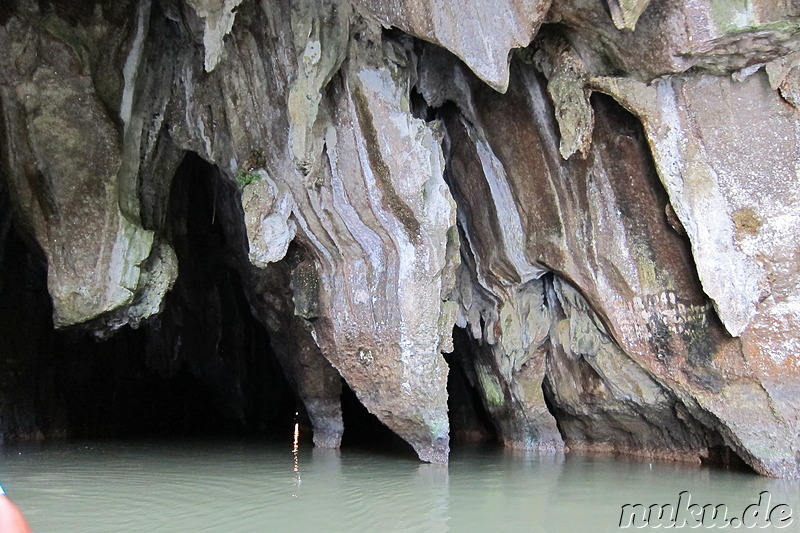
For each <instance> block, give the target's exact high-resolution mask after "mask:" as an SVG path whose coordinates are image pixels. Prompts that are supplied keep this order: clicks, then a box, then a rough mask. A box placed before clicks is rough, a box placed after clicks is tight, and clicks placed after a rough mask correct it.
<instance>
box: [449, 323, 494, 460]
mask: <svg viewBox="0 0 800 533" xmlns="http://www.w3.org/2000/svg"><path fill="white" fill-rule="evenodd" d="M476 343H477V341H476V340H475V339H473V338H472V336H471V335H470V333H469V331H467V330H466V329H464V328H459V327H454V328H453V347H454V350H453V352H452V353H449V354H445V355H444V359H445V361H447V364H448V365H449V367H450V372H449V373H448V376H447V408H448V412H449V417H450V442H451V445H455V446H458V445H463V444H469V443H489V444H499V442H500V441H499V437H498V432H497V428H496V427H495V425H494V423H493V422H492V417H491V415H490V414H489V412H488V411H487V410H486V407H485V406H484V403H483V400H482V399H481V395H480V391H479V389H478V383H477V376H476V375H475V368H474V363H473V359H474V357H475V352H476V348H477V347H476V346H475V345H476Z"/></svg>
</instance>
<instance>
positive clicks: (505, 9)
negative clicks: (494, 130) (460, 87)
mask: <svg viewBox="0 0 800 533" xmlns="http://www.w3.org/2000/svg"><path fill="white" fill-rule="evenodd" d="M353 3H354V4H355V5H356V6H359V7H360V8H361V9H363V10H365V11H366V12H368V13H369V14H371V15H372V16H374V17H376V18H377V19H378V20H379V21H381V23H383V24H384V25H385V26H387V27H395V28H400V29H401V30H403V31H405V32H406V33H409V34H410V35H413V36H415V37H419V38H420V39H424V40H426V41H429V42H432V43H435V44H438V45H439V46H442V47H443V48H445V49H447V50H450V51H451V52H453V53H454V54H455V55H456V56H457V57H459V58H460V59H461V60H463V61H464V63H466V64H467V65H468V66H469V67H470V68H471V69H472V70H473V71H474V72H475V74H477V75H478V76H479V77H480V78H481V79H482V80H484V81H485V82H486V83H488V84H489V85H490V86H492V87H494V88H495V89H497V90H499V91H501V92H505V90H506V87H507V86H508V61H509V52H510V51H511V49H513V48H519V47H525V46H527V45H528V44H530V42H531V40H533V37H534V35H535V34H536V31H537V30H538V29H539V26H540V24H541V23H542V22H543V20H544V18H545V16H546V15H547V10H548V9H549V7H550V3H551V0H501V1H497V2H490V3H487V2H483V1H481V0H460V1H457V0H390V1H385V0H353Z"/></svg>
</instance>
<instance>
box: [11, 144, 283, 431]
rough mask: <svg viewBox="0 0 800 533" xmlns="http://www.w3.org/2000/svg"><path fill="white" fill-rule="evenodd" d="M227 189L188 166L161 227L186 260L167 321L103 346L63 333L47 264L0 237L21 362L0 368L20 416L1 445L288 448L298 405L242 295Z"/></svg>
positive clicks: (162, 317)
mask: <svg viewBox="0 0 800 533" xmlns="http://www.w3.org/2000/svg"><path fill="white" fill-rule="evenodd" d="M229 181H232V180H228V181H225V180H223V179H221V178H220V176H219V171H218V170H217V169H216V168H215V167H213V166H211V165H209V164H208V163H206V162H204V161H203V160H201V159H200V158H199V157H198V156H197V155H195V154H188V155H187V156H186V157H185V159H184V160H183V162H182V163H181V165H180V167H179V168H178V170H177V172H176V174H175V176H174V179H173V182H172V187H171V191H170V194H169V201H168V209H167V216H166V217H165V221H164V224H163V227H161V228H156V234H157V237H156V238H157V239H162V240H163V241H166V242H169V243H170V244H171V245H172V246H173V248H174V250H175V252H176V255H177V258H178V262H179V274H178V277H177V280H176V282H175V284H174V287H173V288H172V290H171V291H170V292H169V293H168V294H167V296H166V298H165V302H164V308H163V311H162V312H161V313H160V314H159V315H157V316H156V317H153V318H151V319H149V320H148V321H146V322H145V323H144V324H142V325H141V327H139V328H138V329H133V328H131V327H129V326H125V327H123V328H121V329H119V330H118V331H116V332H114V333H113V334H112V335H111V336H109V337H108V338H105V339H97V338H95V337H94V336H92V334H90V333H88V332H87V331H85V330H84V329H81V328H80V327H78V328H74V329H72V330H64V331H55V330H54V329H53V325H52V318H51V315H52V304H51V301H50V298H49V295H48V293H47V285H46V279H47V278H46V264H45V262H44V258H43V255H42V254H41V252H38V253H37V250H36V249H34V248H33V247H30V246H26V244H25V241H23V240H22V239H21V238H19V237H18V236H16V234H15V233H14V232H13V231H12V232H10V235H11V236H10V237H8V238H6V239H3V241H4V247H3V248H4V253H3V254H2V255H3V257H0V263H1V264H2V265H3V272H2V278H3V283H2V286H0V295H2V296H3V298H0V300H2V302H5V304H8V306H12V307H13V308H11V307H9V309H7V310H6V309H0V330H2V332H3V338H4V340H8V342H4V343H3V344H4V347H6V348H8V349H9V350H11V351H18V353H17V355H15V356H14V357H9V358H7V359H3V361H2V362H0V366H2V365H6V366H9V365H10V367H9V368H7V369H5V370H7V372H3V374H4V375H6V376H17V377H16V378H15V382H14V383H9V384H7V385H8V386H4V387H3V391H4V392H3V394H0V399H2V400H4V405H7V406H10V407H9V409H11V411H13V412H15V413H17V415H16V416H15V417H13V418H11V417H5V416H3V419H2V424H1V425H0V435H3V436H8V437H10V438H12V439H14V438H20V439H30V438H31V437H34V438H36V435H37V434H38V435H40V436H45V437H46V436H59V435H63V436H70V437H75V438H126V439H128V438H139V437H142V438H153V437H158V438H160V437H180V436H202V437H223V438H228V437H271V436H274V437H276V438H281V439H283V438H285V439H287V440H288V439H290V438H291V433H292V427H293V424H294V418H295V412H296V411H297V402H296V399H295V395H294V393H293V392H292V390H291V389H290V388H289V386H288V384H287V381H286V379H285V377H284V374H283V372H282V370H281V368H280V366H279V364H278V362H277V360H276V358H275V357H274V355H273V353H272V351H271V349H270V339H269V335H268V333H267V331H266V330H265V328H264V327H263V326H262V324H261V323H260V322H259V321H258V320H257V319H255V318H254V317H253V315H252V313H251V310H250V305H249V304H248V301H247V298H246V296H245V295H246V287H245V283H246V281H245V280H244V279H243V278H242V276H241V275H240V272H241V265H242V264H243V263H241V261H244V262H246V261H247V255H246V254H247V248H246V244H245V245H243V243H244V242H246V241H244V240H243V239H244V238H245V236H244V232H245V230H244V225H243V219H242V216H241V212H240V211H238V212H237V211H236V209H239V210H240V209H241V207H240V205H241V204H240V201H239V197H238V191H237V190H236V186H235V185H234V184H233V183H229ZM0 192H2V191H0ZM4 224H5V225H4V227H6V226H7V223H4ZM4 233H9V232H8V230H7V228H6V230H4ZM5 304H4V305H5ZM13 332H17V333H13ZM7 333H8V334H7ZM15 339H16V340H15ZM32 339H35V341H33V340H32ZM17 341H18V342H17ZM17 345H18V347H22V348H23V349H19V350H17V349H16V348H14V347H15V346H17ZM0 352H3V349H0ZM28 352H31V353H28ZM11 367H13V368H11ZM23 391H29V392H25V393H24V394H23ZM0 414H3V413H0ZM9 421H10V422H9ZM0 440H2V439H0Z"/></svg>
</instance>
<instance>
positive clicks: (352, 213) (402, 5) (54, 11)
mask: <svg viewBox="0 0 800 533" xmlns="http://www.w3.org/2000/svg"><path fill="white" fill-rule="evenodd" d="M799 20H800V12H799V11H798V7H797V6H796V5H795V4H794V3H792V2H770V1H767V0H764V1H760V0H757V1H753V2H717V1H712V0H698V1H691V2H688V1H687V2H678V1H676V2H666V1H655V0H654V1H647V0H644V1H642V0H608V1H605V2H604V1H600V0H554V1H553V2H550V1H541V0H515V1H511V0H507V1H502V2H495V3H491V5H489V4H487V3H485V2H472V1H467V2H450V1H449V0H437V1H430V0H397V1H392V2H374V1H371V0H352V1H347V0H326V1H323V2H317V1H312V0H292V1H291V2H255V1H253V0H224V1H223V0H215V1H208V0H139V1H134V0H130V1H126V2H116V3H111V2H103V1H96V2H89V3H86V4H80V5H78V4H69V5H57V4H56V3H53V2H49V1H46V0H41V1H36V0H18V1H17V2H14V3H12V4H10V5H9V6H8V7H3V8H0V49H2V50H3V52H4V53H3V54H0V109H1V110H2V136H0V141H2V184H0V185H2V186H1V187H0V206H2V207H3V209H4V212H2V213H0V263H3V262H4V261H5V264H8V261H9V260H8V258H7V257H5V258H4V257H3V253H4V250H5V249H6V248H7V246H6V244H7V243H12V244H13V243H16V242H17V241H15V240H13V239H12V238H11V237H9V235H11V232H10V230H8V228H10V227H12V225H13V227H14V228H15V229H14V232H15V233H14V234H15V235H16V234H17V233H19V234H20V235H22V236H24V238H26V239H28V240H29V241H30V242H31V243H35V244H33V245H32V246H33V248H35V249H37V250H41V252H42V254H43V256H44V258H45V259H46V262H47V290H48V293H49V295H50V297H51V298H52V304H53V309H52V314H53V323H54V326H55V327H56V328H65V327H68V326H72V327H74V328H76V329H82V330H86V331H91V332H93V333H95V334H96V335H98V336H100V337H108V336H110V335H114V332H115V331H118V330H121V329H122V330H123V331H125V332H127V331H128V329H126V328H128V327H132V328H144V329H145V331H146V332H148V333H147V334H148V335H149V336H150V337H148V338H157V339H158V342H157V343H156V344H154V346H156V345H157V350H156V349H155V348H153V350H155V351H154V352H153V353H158V354H160V355H158V356H157V357H156V356H154V357H151V358H149V359H148V358H145V359H146V360H148V361H149V363H148V364H150V365H151V366H153V368H161V369H162V370H163V369H167V370H169V372H172V373H175V372H177V370H176V369H177V366H175V365H176V364H177V363H176V362H175V361H178V359H176V360H175V361H172V362H170V360H169V358H168V356H167V355H165V354H169V353H179V354H186V353H188V352H186V351H185V349H181V348H180V346H181V343H182V342H184V341H182V340H181V338H182V337H181V335H179V334H177V333H174V332H173V333H170V332H169V331H164V328H167V329H170V328H172V329H174V331H175V332H179V331H190V330H193V329H192V328H188V329H187V326H185V324H183V323H179V322H181V321H184V320H186V319H187V318H186V317H190V316H192V314H191V312H189V311H190V308H191V307H193V306H194V307H198V308H207V309H208V312H207V313H206V314H205V315H199V316H203V318H202V320H201V321H200V323H201V324H208V327H207V328H206V329H207V330H208V331H206V332H205V333H204V336H203V337H202V338H208V339H209V343H210V347H204V348H203V349H198V350H196V351H197V354H196V355H195V356H191V355H181V356H180V358H179V359H180V361H184V362H185V364H187V365H188V366H189V367H190V368H194V369H195V370H196V373H197V374H198V375H202V376H203V379H206V380H209V379H210V380H211V382H213V383H214V385H213V386H214V387H216V389H217V390H218V391H219V393H220V395H221V396H220V397H227V398H228V400H226V401H227V402H228V403H229V404H230V405H231V406H239V407H238V408H231V409H230V411H231V412H232V413H239V415H232V416H240V415H241V413H242V412H244V411H243V410H242V409H243V408H241V406H244V405H248V400H247V393H246V390H245V389H246V388H247V387H242V386H240V384H241V383H244V380H245V378H244V377H242V376H244V375H245V374H246V372H240V373H241V376H239V375H238V374H237V373H236V372H233V371H231V370H230V369H231V368H241V365H243V364H244V363H243V362H242V361H244V359H242V358H237V357H232V356H231V355H230V353H223V352H224V351H225V350H228V351H230V346H248V349H247V350H248V351H247V353H249V354H252V353H257V351H258V350H257V349H255V348H253V346H252V344H248V342H247V339H244V338H242V335H249V334H248V333H244V332H243V331H242V330H239V329H237V327H236V326H235V325H233V324H232V323H231V322H230V321H228V320H226V319H225V317H224V316H222V315H221V313H222V312H223V311H224V310H226V309H229V310H230V309H237V311H236V313H240V312H241V311H240V309H241V305H243V304H242V302H241V301H239V302H238V303H236V302H233V300H231V299H230V298H231V297H230V295H226V294H221V292H220V290H221V289H220V287H237V290H239V289H238V287H241V290H242V291H243V292H244V298H245V300H246V303H247V305H248V306H249V307H250V310H251V314H252V317H253V318H252V319H253V320H256V321H257V322H258V323H259V324H261V327H263V331H264V332H266V333H265V335H268V337H269V340H268V341H264V339H263V338H262V337H260V336H259V335H261V333H258V334H255V333H252V335H254V336H253V337H252V339H260V341H259V342H264V343H265V346H264V353H267V352H270V353H274V354H275V356H276V358H277V360H278V362H279V363H280V366H281V369H282V372H283V373H284V374H285V376H286V378H287V380H286V381H287V382H288V384H289V386H290V387H291V388H292V389H293V391H294V393H295V394H296V395H297V398H298V399H299V401H301V402H302V404H303V405H304V407H305V413H306V414H307V415H308V419H309V421H310V422H311V425H312V426H313V430H314V437H315V442H316V443H317V445H319V446H324V447H337V446H339V444H340V442H341V438H342V433H343V431H346V430H347V428H346V427H344V426H343V423H342V407H341V405H340V396H341V391H342V381H341V380H342V379H344V381H345V382H346V383H347V385H348V386H349V388H350V389H352V390H353V391H354V392H355V394H356V396H357V397H358V399H359V401H360V402H361V403H362V404H363V405H364V406H365V407H366V408H367V409H368V410H369V411H370V412H371V413H373V414H374V415H376V416H377V417H378V419H379V420H380V421H382V422H383V423H384V424H385V425H386V426H388V427H389V428H390V429H392V430H393V431H394V432H395V433H396V434H397V435H399V436H400V437H402V438H403V439H405V440H406V441H407V442H408V443H409V444H411V445H412V446H413V447H414V449H415V450H416V452H417V454H418V455H419V456H420V457H421V458H422V459H424V460H427V461H434V462H444V461H446V460H447V456H448V451H449V426H450V424H449V420H448V413H447V380H448V378H447V376H448V367H447V364H446V362H445V360H444V358H443V356H442V352H451V351H453V350H454V346H453V343H452V330H453V327H454V326H456V327H458V328H462V329H463V330H464V331H463V332H461V333H459V335H461V336H462V340H463V342H459V343H458V346H459V349H458V350H456V351H455V352H454V353H453V355H452V356H451V361H457V364H459V365H461V368H462V369H463V375H464V376H466V378H467V381H468V384H467V385H469V386H471V387H473V388H474V390H475V391H477V393H478V395H479V396H480V398H481V401H482V403H483V406H484V408H485V411H486V413H487V414H488V417H489V418H490V419H491V423H492V424H493V425H494V426H495V429H496V431H497V433H498V436H499V438H500V439H501V440H503V442H504V443H505V444H506V445H507V446H509V447H514V448H524V449H529V450H539V451H542V452H554V451H561V450H564V449H567V448H569V449H573V450H580V449H584V450H595V451H607V452H624V453H631V454H640V455H648V456H659V457H669V458H676V459H683V460H701V459H706V458H708V457H709V456H713V455H715V454H716V453H717V451H718V450H720V449H730V450H733V451H734V452H735V453H736V454H738V455H739V456H740V457H741V458H743V459H744V460H745V461H746V462H747V463H748V464H749V465H750V466H752V467H753V468H754V469H756V470H757V471H758V472H760V473H763V474H766V475H773V476H798V475H799V474H800V470H799V467H798V460H797V457H798V456H800V455H798V453H800V436H798V432H797V428H798V427H800V412H798V409H797V407H796V405H797V404H798V401H797V399H798V395H800V386H798V384H797V383H798V348H800V341H798V335H797V331H798V326H800V311H798V309H800V303H798V298H800V274H798V272H800V266H798V265H800V255H798V252H797V250H798V242H800V234H798V230H797V227H798V225H797V222H798V220H797V218H798V216H797V208H798V205H799V204H800V198H798V197H797V190H796V189H797V187H796V186H795V184H796V183H797V180H798V178H799V177H800V174H798V172H800V171H798V169H799V168H800V160H799V159H798V157H799V156H798V154H800V150H798V144H799V143H800V139H798V136H797V134H798V131H800V127H798V125H799V124H800V115H799V113H800V111H798V101H799V99H798V83H800V82H798V79H800V78H798V76H800V75H798V72H800V67H798V54H799V53H800V38H799V37H798V36H799V35H800V23H799V22H798V21H799ZM515 48H517V49H520V48H524V49H521V50H517V51H514V49H515ZM600 93H603V94H600ZM187 158H188V159H187ZM192 158H199V159H202V160H203V161H204V163H203V165H206V166H204V167H203V169H204V170H203V176H204V177H203V178H202V180H200V181H198V182H197V183H198V186H199V184H200V183H202V184H203V185H202V186H203V187H204V190H205V191H206V194H208V195H210V196H211V197H213V199H212V200H208V201H209V202H210V205H211V206H212V207H213V209H212V212H211V218H212V220H211V221H210V222H208V221H204V222H203V224H206V223H208V224H210V226H209V227H210V228H212V229H213V231H211V230H209V231H207V232H206V233H199V234H202V235H205V237H203V238H206V239H222V241H224V242H214V243H209V245H208V246H207V247H205V248H204V247H203V246H202V245H201V244H200V243H193V244H192V245H191V246H190V247H187V246H188V245H187V244H186V242H187V239H188V240H190V239H189V238H188V237H186V236H187V235H193V234H198V233H192V232H191V231H189V229H188V226H187V224H188V220H189V215H187V214H186V213H185V212H182V211H180V210H176V207H175V203H174V197H175V194H176V192H175V191H176V187H178V189H177V190H182V189H180V188H181V187H182V188H184V189H185V188H186V187H188V186H189V185H187V184H190V183H192V182H191V181H190V179H191V178H187V176H188V175H189V174H187V172H189V173H191V172H193V171H192V170H191V168H189V170H187V167H186V161H187V160H188V161H192ZM182 162H184V163H183V165H182ZM198 168H199V167H198ZM176 175H177V176H180V179H178V178H176ZM187 180H189V181H187ZM176 183H177V184H178V185H176ZM171 198H172V200H171ZM181 213H183V214H181ZM204 216H205V215H204ZM202 227H205V226H202ZM4 228H6V229H5V230H4ZM220 228H223V229H220ZM15 238H16V237H15ZM8 246H10V247H11V249H18V248H19V247H18V246H17V244H13V246H12V245H11V244H9V245H8ZM176 247H178V248H180V249H178V250H176ZM203 250H206V251H207V252H208V253H211V250H215V252H214V253H217V254H219V253H222V252H220V250H224V251H225V252H224V253H226V254H229V257H228V258H227V259H226V260H225V261H223V262H222V263H220V262H219V261H217V260H214V261H217V262H216V263H215V262H214V261H211V260H209V261H208V262H204V261H203V260H201V256H202V255H203V253H204V252H203ZM192 254H194V255H198V259H197V265H193V266H192V267H191V268H190V267H189V266H187V265H186V264H185V262H186V261H187V260H189V259H186V258H187V257H192V256H193V255H192ZM29 255H30V254H29ZM29 255H26V256H25V257H29ZM31 257H32V256H31ZM179 257H180V258H181V261H183V262H184V263H183V264H182V265H181V264H179V263H180V261H179V260H178V258H179ZM24 264H26V265H27V264H28V263H24ZM214 265H217V267H218V268H223V266H220V265H224V269H225V272H233V273H235V274H230V276H233V277H235V278H236V280H235V282H234V281H232V280H233V278H226V277H225V276H227V275H228V274H226V275H225V276H222V277H219V276H218V274H219V273H213V275H211V273H209V272H207V270H208V269H212V270H213V268H215V266H214ZM13 272H14V275H15V276H25V275H29V276H33V275H35V273H36V272H40V270H37V269H36V268H34V267H33V266H26V267H25V268H23V269H21V270H13ZM25 272H29V274H25ZM181 276H183V278H181ZM187 276H189V277H192V278H196V279H215V280H218V281H215V282H214V285H213V287H210V286H209V287H205V288H204V287H203V286H202V284H198V286H197V287H194V288H193V286H192V284H191V283H189V282H188V281H187V279H186V277H187ZM176 279H177V281H176ZM0 281H2V282H3V285H0V291H5V292H3V294H12V293H11V292H9V289H8V288H7V287H8V282H7V281H5V279H4V278H0ZM173 287H177V289H174V288H173ZM174 290H177V291H178V292H180V293H181V296H180V298H179V301H181V302H184V305H183V307H182V311H181V313H179V314H175V311H174V310H170V311H167V312H166V315H163V316H162V315H159V313H163V310H164V309H165V300H166V299H169V298H170V294H172V292H171V291H174ZM204 290H208V291H210V292H209V294H204V293H203V291H204ZM40 292H41V291H40ZM223 292H224V290H223ZM17 293H19V294H23V295H24V294H34V293H35V291H34V292H30V291H29V292H28V293H26V292H25V291H21V292H19V291H18V292H14V294H17ZM37 294H38V293H37ZM31 297H33V296H31ZM225 302H228V303H225ZM234 304H235V305H234ZM237 306H238V307H237ZM198 313H202V310H201V309H198ZM9 316H11V315H10V313H8V312H5V311H4V312H3V313H0V321H4V322H3V324H0V326H2V327H0V331H3V328H6V327H8V325H7V324H10V323H11V322H10V321H11V319H10V318H9ZM237 316H239V315H237ZM241 320H243V321H244V319H241ZM248 320H249V319H248ZM248 323H249V322H248ZM37 327H39V326H37ZM44 327H45V326H44V325H41V328H44ZM41 328H40V329H41ZM37 331H38V330H37ZM248 331H249V330H248ZM259 331H260V330H259ZM124 334H125V335H128V333H124ZM118 335H119V334H118ZM153 335H155V337H153ZM206 336H207V337H206ZM14 338H15V339H17V337H14ZM214 339H216V340H214ZM219 339H236V341H235V342H233V341H232V342H233V343H232V344H227V341H226V342H222V341H220V340H219ZM15 342H16V341H15ZM252 342H255V340H253V341H252ZM226 346H228V348H226ZM29 352H30V356H28V355H25V356H24V357H23V356H19V357H16V356H15V357H13V358H10V359H8V361H11V363H8V364H13V365H22V366H23V367H24V368H26V369H28V370H27V371H26V372H21V373H19V374H13V375H17V376H18V377H16V378H14V379H11V378H9V379H8V380H6V381H4V382H2V383H3V384H4V385H3V386H4V387H5V388H7V389H8V390H9V391H11V392H8V393H4V394H0V398H1V399H3V401H4V402H7V403H8V402H14V401H16V402H19V403H20V405H21V407H20V409H21V410H22V411H24V412H25V413H34V414H35V411H36V410H37V409H40V408H41V409H44V408H45V407H37V404H36V402H33V401H31V399H30V398H29V397H26V396H25V395H23V394H21V393H18V392H19V391H22V390H23V389H24V388H25V387H26V386H27V385H26V384H27V383H29V381H26V380H30V379H31V376H32V375H33V373H34V372H35V371H36V369H37V368H44V367H45V366H46V365H47V364H48V363H47V361H48V359H47V358H38V356H36V355H35V353H36V350H30V351H23V352H21V353H25V354H28V353H29ZM192 357H194V359H192ZM23 360H26V361H28V363H24V361H23ZM34 360H35V361H38V362H37V363H36V364H34V363H31V361H34ZM164 365H166V366H164ZM237 365H238V366H237ZM170 369H171V370H170ZM214 369H217V370H218V371H219V372H220V373H221V374H220V375H222V376H224V377H220V378H219V380H217V381H215V380H214V379H213V378H212V377H211V376H213V375H214V373H215V372H217V370H214ZM165 372H166V370H165ZM169 372H167V373H169ZM237 372H238V371H237ZM259 375H260V374H259ZM467 385H464V386H467ZM248 387H249V385H248ZM225 395H227V396H225ZM26 398H27V399H26ZM56 403H57V402H56ZM41 405H45V404H41ZM46 405H53V403H52V402H50V403H47V404H46ZM22 411H20V412H22ZM10 412H12V409H11V408H9V407H7V406H3V408H2V409H0V413H10ZM20 412H17V413H16V414H14V416H10V415H9V416H6V415H3V418H2V420H3V422H2V423H0V430H2V432H4V434H5V435H6V436H18V437H25V436H26V435H33V436H36V435H43V434H51V433H53V431H49V430H47V431H40V429H41V428H39V426H42V428H44V425H42V424H41V423H39V422H36V416H33V415H31V416H26V415H24V413H23V414H20ZM45 429H47V428H45Z"/></svg>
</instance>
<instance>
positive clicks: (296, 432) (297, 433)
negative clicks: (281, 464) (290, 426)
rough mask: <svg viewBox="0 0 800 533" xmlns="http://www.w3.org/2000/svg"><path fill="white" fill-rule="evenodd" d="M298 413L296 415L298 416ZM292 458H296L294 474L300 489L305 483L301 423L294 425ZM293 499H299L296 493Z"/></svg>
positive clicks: (295, 484)
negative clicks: (302, 475) (301, 450)
mask: <svg viewBox="0 0 800 533" xmlns="http://www.w3.org/2000/svg"><path fill="white" fill-rule="evenodd" d="M297 414H298V413H295V416H297ZM292 456H293V457H294V467H293V468H292V471H293V472H294V486H295V487H299V486H300V483H302V482H303V480H302V479H300V423H299V422H295V424H294V441H293V443H292ZM292 498H297V493H296V492H295V493H294V494H292Z"/></svg>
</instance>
